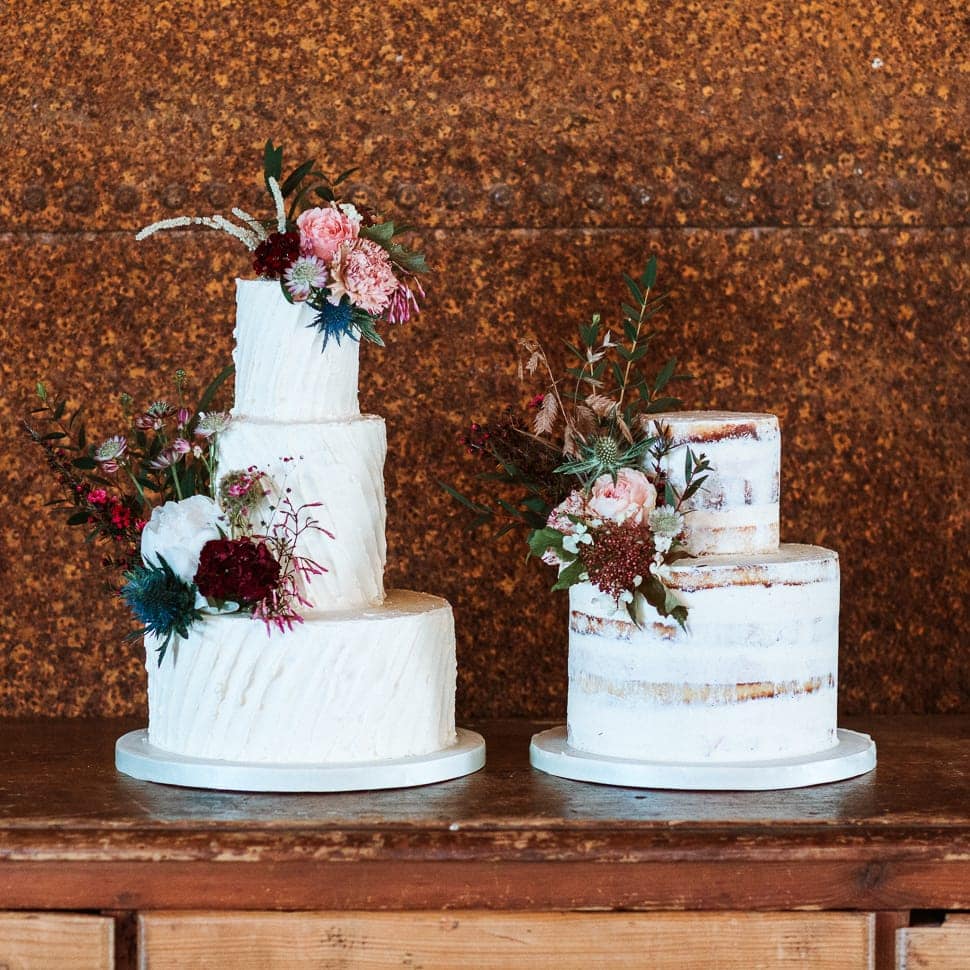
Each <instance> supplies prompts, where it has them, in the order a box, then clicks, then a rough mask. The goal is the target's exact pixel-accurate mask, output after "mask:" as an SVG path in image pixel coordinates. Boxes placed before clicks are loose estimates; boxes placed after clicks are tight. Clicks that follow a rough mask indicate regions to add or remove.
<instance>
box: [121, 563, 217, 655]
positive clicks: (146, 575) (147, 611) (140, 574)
mask: <svg viewBox="0 0 970 970" xmlns="http://www.w3.org/2000/svg"><path fill="white" fill-rule="evenodd" d="M158 561H159V563H160V565H158V566H136V567H135V568H134V569H130V570H128V572H126V573H125V585H124V586H122V587H121V596H122V599H124V601H125V602H126V603H127V604H128V607H129V608H130V609H131V612H132V613H134V614H135V617H136V618H137V619H138V620H140V621H141V622H142V623H143V624H144V626H143V627H142V629H141V630H136V631H135V632H134V633H131V634H129V636H128V639H129V640H134V639H136V638H137V637H139V636H143V635H145V634H148V633H151V634H153V635H154V636H156V637H158V638H159V639H162V638H164V639H162V645H161V646H160V647H159V648H158V662H159V664H161V662H162V660H163V659H164V658H165V652H166V650H168V645H169V643H171V641H172V637H173V636H176V635H177V636H180V637H182V638H183V639H184V638H185V637H187V636H188V635H189V627H190V626H191V625H192V624H193V623H194V622H195V621H196V620H198V619H201V617H202V613H201V612H200V611H199V610H198V609H197V608H196V605H195V599H196V592H197V591H196V587H195V584H194V583H184V582H182V580H181V579H179V577H178V576H176V575H175V573H174V572H173V571H172V567H171V566H169V564H168V563H167V562H166V561H165V560H164V558H162V557H161V556H159V557H158Z"/></svg>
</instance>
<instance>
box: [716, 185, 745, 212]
mask: <svg viewBox="0 0 970 970" xmlns="http://www.w3.org/2000/svg"><path fill="white" fill-rule="evenodd" d="M721 200H722V201H723V202H724V204H725V205H726V206H727V207H728V208H729V209H738V208H740V206H741V203H742V202H743V201H744V196H743V195H742V193H741V188H740V186H738V185H736V184H735V183H734V182H722V183H721Z"/></svg>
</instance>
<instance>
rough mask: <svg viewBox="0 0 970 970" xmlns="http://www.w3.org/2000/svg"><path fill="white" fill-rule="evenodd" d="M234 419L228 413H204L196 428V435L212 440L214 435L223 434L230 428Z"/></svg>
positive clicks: (200, 416)
mask: <svg viewBox="0 0 970 970" xmlns="http://www.w3.org/2000/svg"><path fill="white" fill-rule="evenodd" d="M231 422H232V418H231V416H230V414H229V412H228V411H209V412H208V413H206V412H204V411H203V412H202V413H201V414H200V415H199V420H198V422H197V424H196V426H195V433H196V434H197V435H198V436H199V437H200V438H211V437H212V436H213V435H214V434H222V432H223V431H225V430H226V428H228V427H229V425H230V423H231Z"/></svg>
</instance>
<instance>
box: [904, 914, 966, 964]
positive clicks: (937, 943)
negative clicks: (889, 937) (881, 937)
mask: <svg viewBox="0 0 970 970" xmlns="http://www.w3.org/2000/svg"><path fill="white" fill-rule="evenodd" d="M896 966H897V968H898V970H968V968H970V915H966V914H954V915H951V916H948V917H947V918H946V921H945V922H944V923H943V925H942V926H909V927H905V928H904V929H901V930H897V931H896Z"/></svg>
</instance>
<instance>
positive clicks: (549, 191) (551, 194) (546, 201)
mask: <svg viewBox="0 0 970 970" xmlns="http://www.w3.org/2000/svg"><path fill="white" fill-rule="evenodd" d="M536 198H537V199H538V200H539V204H540V205H544V206H554V205H555V204H556V203H557V202H558V201H559V189H558V188H557V187H556V186H555V185H554V184H553V183H552V182H541V183H540V184H539V187H538V188H537V189H536Z"/></svg>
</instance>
